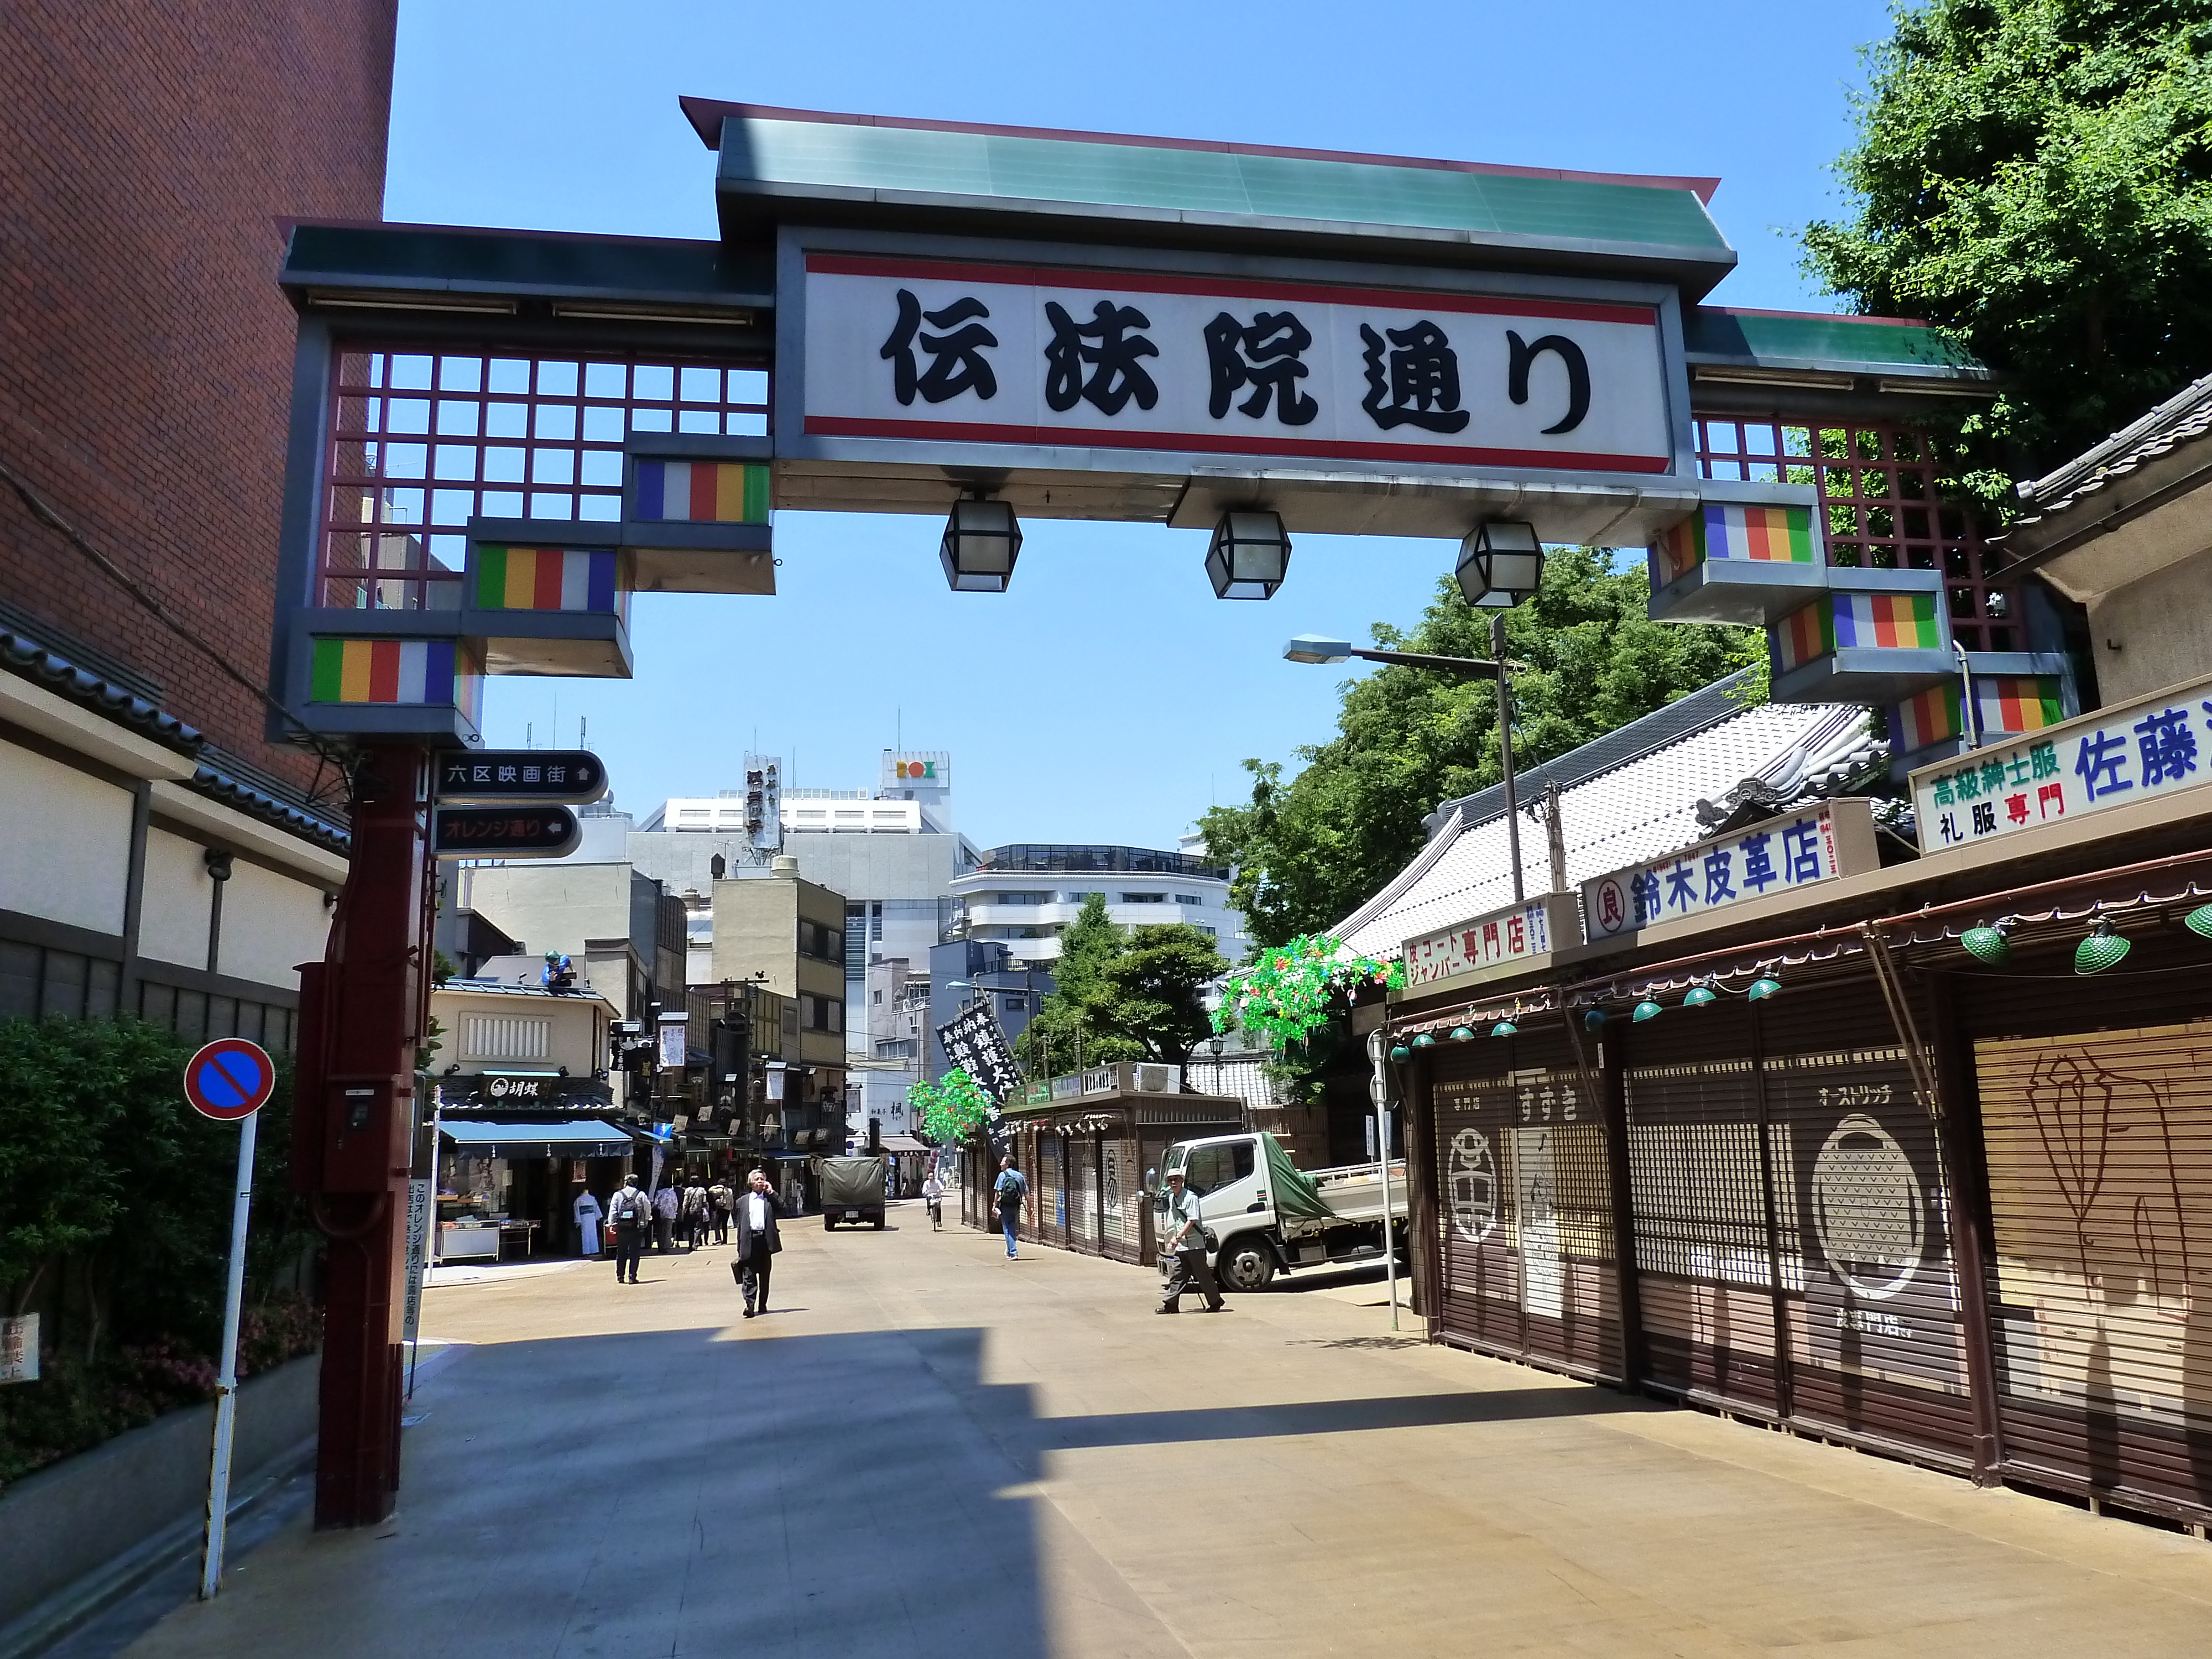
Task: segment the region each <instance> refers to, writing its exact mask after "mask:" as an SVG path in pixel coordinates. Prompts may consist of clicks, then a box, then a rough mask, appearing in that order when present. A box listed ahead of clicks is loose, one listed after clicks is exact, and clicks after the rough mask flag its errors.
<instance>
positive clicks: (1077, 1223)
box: [1067, 1135, 1098, 1250]
mask: <svg viewBox="0 0 2212 1659" xmlns="http://www.w3.org/2000/svg"><path fill="white" fill-rule="evenodd" d="M1097 1171H1098V1150H1097V1142H1096V1141H1094V1140H1093V1139H1091V1137H1090V1136H1089V1135H1084V1136H1081V1137H1079V1138H1078V1139H1073V1140H1071V1141H1069V1142H1068V1143H1067V1228H1068V1242H1069V1243H1071V1244H1073V1246H1074V1247H1075V1248H1076V1249H1083V1250H1096V1249H1097V1248H1098V1173H1097Z"/></svg>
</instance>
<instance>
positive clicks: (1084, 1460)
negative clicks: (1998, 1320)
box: [131, 1205, 2212, 1659]
mask: <svg viewBox="0 0 2212 1659" xmlns="http://www.w3.org/2000/svg"><path fill="white" fill-rule="evenodd" d="M891 1220H892V1223H893V1228H892V1230H891V1231H885V1232H884V1233H881V1234H876V1233H869V1232H859V1233H844V1232H840V1233H834V1234H829V1235H827V1236H825V1235H824V1234H823V1232H822V1231H821V1230H820V1228H819V1226H818V1225H816V1224H814V1223H812V1222H800V1223H796V1224H794V1225H793V1226H792V1227H791V1228H790V1229H789V1230H788V1231H787V1240H788V1243H789V1248H788V1249H787V1250H786V1251H785V1253H784V1255H782V1257H781V1259H780V1261H779V1263H778V1267H777V1273H776V1290H777V1293H778V1302H779V1306H778V1307H777V1309H776V1310H775V1312H774V1313H773V1314H772V1315H770V1316H769V1317H768V1318H766V1319H763V1320H755V1321H751V1322H744V1321H740V1320H738V1318H737V1317H736V1313H737V1308H738V1303H737V1298H736V1294H735V1292H734V1291H733V1289H732V1285H731V1281H730V1275H729V1272H728V1267H727V1263H728V1261H729V1257H730V1252H729V1250H728V1249H708V1250H705V1251H702V1252H701V1253H699V1254H698V1255H696V1256H691V1257H683V1258H677V1259H672V1260H665V1261H664V1260H648V1261H647V1266H646V1268H645V1279H646V1281H647V1282H645V1283H643V1284H641V1285H637V1286H636V1287H635V1288H632V1287H629V1286H618V1285H616V1284H615V1282H614V1280H613V1276H612V1273H611V1271H610V1270H608V1269H606V1268H604V1267H599V1266H588V1267H573V1268H559V1269H556V1270H553V1271H546V1272H538V1273H531V1274H529V1275H527V1276H517V1277H507V1278H501V1277H495V1276H493V1275H489V1274H486V1275H483V1276H482V1277H480V1278H477V1279H475V1280H474V1281H473V1282H470V1283H464V1284H459V1285H453V1286H450V1287H447V1288H440V1289H435V1290H433V1291H431V1292H430V1293H429V1299H428V1314H427V1316H426V1319H427V1323H428V1328H429V1329H430V1331H431V1332H432V1334H435V1335H436V1336H439V1337H442V1338H447V1339H451V1340H453V1341H455V1342H456V1343H459V1344H465V1345H468V1346H465V1347H461V1348H457V1349H456V1350H454V1351H453V1354H454V1357H453V1358H451V1359H450V1360H448V1361H444V1362H441V1364H440V1365H439V1366H438V1368H437V1369H436V1370H435V1371H434V1372H433V1373H432V1374H431V1375H430V1376H429V1377H428V1380H427V1381H426V1382H425V1383H423V1384H422V1388H421V1389H420V1390H419V1392H418V1394H417V1396H416V1404H415V1406H414V1407H413V1408H412V1410H413V1412H414V1413H416V1414H417V1420H416V1422H415V1424H414V1426H412V1427H411V1428H410V1430H409V1440H408V1443H407V1471H406V1486H405V1489H404V1492H403V1493H402V1498H401V1508H400V1511H399V1514H398V1516H397V1518H396V1519H395V1520H394V1521H393V1522H392V1523H391V1524H389V1525H387V1526H386V1527H384V1528H380V1529H378V1530H376V1531H374V1532H373V1533H362V1534H323V1535H316V1534H312V1533H311V1532H309V1531H308V1529H307V1526H306V1524H305V1522H304V1521H303V1520H299V1519H295V1520H294V1521H293V1522H291V1523H290V1524H289V1526H288V1527H287V1528H285V1529H284V1530H283V1531H282V1532H280V1533H279V1534H277V1535H276V1537H275V1538H273V1539H272V1540H271V1541H270V1542H268V1543H266V1544H264V1545H263V1546H262V1547H260V1548H259V1549H258V1550H257V1551H255V1552H254V1553H252V1554H251V1555H249V1556H247V1557H246V1559H245V1560H244V1562H243V1563H242V1564H241V1565H240V1568H239V1570H238V1571H236V1573H235V1574H234V1577H233V1578H232V1579H231V1580H230V1582H229V1584H228V1588H227V1589H226V1591H225V1593H224V1595H222V1598H221V1599H220V1600H219V1601H216V1603H214V1604H212V1605H210V1606H206V1607H201V1606H196V1605H195V1606H187V1607H182V1608H179V1610H178V1611H176V1612H175V1613H173V1614H172V1615H170V1616H169V1617H168V1618H167V1620H165V1621H164V1622H163V1623H161V1625H160V1626H157V1627H156V1628H155V1630H153V1631H152V1632H150V1633H149V1635H147V1636H146V1637H145V1638H143V1639H142V1640H141V1641H140V1642H139V1643H138V1644H137V1645H136V1646H135V1647H133V1648H132V1649H131V1652H132V1653H134V1654H138V1655H144V1656H149V1659H151V1656H187V1655H191V1656H199V1655H206V1656H216V1655H221V1656H225V1659H237V1656H240V1655H258V1654H271V1653H277V1652H283V1651H301V1652H317V1653H321V1654H326V1655H356V1654H360V1655H367V1654H379V1655H386V1654H395V1653H404V1654H408V1655H410V1656H416V1655H419V1656H424V1659H428V1656H439V1655H454V1656H504V1655H532V1656H554V1655H562V1656H568V1655H609V1656H615V1655H619V1656H622V1659H644V1656H659V1655H683V1656H700V1655H732V1656H734V1655H745V1656H750V1655H754V1654H800V1653H805V1654H822V1655H837V1656H844V1655H860V1656H870V1659H873V1656H878V1655H903V1654H933V1655H934V1654H945V1655H953V1654H957V1655H960V1656H963V1659H1021V1656H1026V1655H1033V1654H1045V1653H1052V1654H1057V1655H1071V1656H1104V1655H1121V1654H1131V1655H1136V1654H1146V1655H1156V1654H1163V1653H1176V1652H1183V1653H1189V1654H1194V1655H1201V1656H1209V1659H1210V1656H1232V1655H1242V1654H1248V1653H1249V1654H1262V1653H1264V1654H1269V1655H1296V1654H1321V1653H1358V1654H1367V1653H1380V1652H1391V1653H1400V1654H1409V1653H1420V1654H1428V1653H1434V1654H1455V1655H1461V1654H1480V1655H1485V1656H1488V1655H1494V1654H1501V1653H1525V1654H1573V1655H1605V1656H1613V1655H1620V1656H1631V1655H1634V1656H1642V1655H1658V1654H1674V1655H1694V1656H1700V1659H1705V1656H1716V1655H1735V1654H1751V1653H1759V1654H1765V1655H1773V1654H1788V1653H1793V1652H1797V1651H1801V1650H1816V1649H1817V1650H1819V1651H1820V1653H1822V1654H1823V1655H1830V1656H1834V1655H1849V1656H1859V1655H1875V1654H1899V1655H1923V1654H1934V1653H1942V1654H1943V1655H1945V1656H1947V1659H1961V1656H1972V1655H1992V1656H1997V1655H2002V1656H2006V1659H2021V1656H2027V1655H2041V1654H2078V1653H2095V1654H2098V1655H2100V1656H2111V1655H2130V1654H2160V1655H2167V1654H2171V1655H2182V1654H2190V1655H2195V1654H2201V1653H2203V1652H2204V1651H2205V1650H2206V1646H2207V1642H2208V1638H2207V1635H2206V1632H2207V1631H2208V1629H2212V1546H2207V1545H2205V1544H2203V1543H2200V1542H2197V1541H2194V1540H2191V1539H2189V1538H2187V1537H2185V1536H2181V1535H2178V1534H2166V1533H2160V1532H2157V1531H2154V1530H2150V1529H2148V1528H2141V1527H2136V1526H2133V1525H2130V1524H2128V1523H2126V1522H2117V1521H2100V1520H2096V1519H2093V1518H2092V1517H2090V1516H2087V1515H2085V1514H2082V1513H2080V1512H2078V1511H2075V1510H2069V1509H2066V1508H2063V1507H2061V1506H2059V1505H2057V1504H2049V1503H2045V1502H2042V1501H2039V1500H2036V1499H2033V1498H2023V1497H2020V1496H2016V1495H2011V1494H2006V1493H1996V1492H1977V1491H1975V1490H1973V1489H1972V1488H1971V1487H1969V1486H1966V1485H1964V1484H1963V1483H1961V1482H1959V1481H1955V1480H1948V1479H1945V1478H1943V1477H1941V1476H1938V1475H1935V1474H1927V1473H1924V1472H1922V1471H1918V1470H1915V1469H1910V1468H1902V1467H1899V1466H1896V1465H1893V1464H1889V1463H1887V1462H1881V1461H1880V1460H1878V1459H1875V1458H1870V1457H1865V1456H1861V1455H1855V1454H1852V1453H1849V1452H1844V1451H1840V1450H1835V1449H1826V1448H1823V1447H1821V1446H1820V1445H1817V1444H1812V1443H1802V1442H1799V1441H1795V1440H1791V1439H1790V1438H1787V1437H1783V1436H1781V1435H1777V1434H1771V1433H1761V1432H1759V1431H1754V1430H1752V1429H1749V1428H1745V1427H1741V1426H1738V1425H1731V1424H1729V1423H1725V1422H1723V1421H1720V1420H1718V1419H1714V1418H1711V1417H1707V1416H1704V1415H1702V1414H1699V1413H1690V1412H1682V1411H1673V1410H1668V1409H1665V1408H1662V1407H1657V1406H1655V1405H1650V1404H1646V1403H1642V1402H1636V1401H1629V1400H1627V1399H1626V1398H1624V1397H1623V1396H1621V1395H1618V1394H1615V1393H1613V1392H1610V1391H1608V1390H1605V1389H1591V1388H1586V1387H1583V1386H1581V1385H1579V1384H1576V1383H1568V1382H1564V1381H1560V1380H1558V1379H1555V1378H1553V1377H1549V1376H1546V1375H1544V1374H1543V1373H1541V1372H1538V1371H1534V1370H1525V1369H1522V1368H1520V1367H1517V1366H1514V1365H1510V1364H1498V1363H1494V1362H1492V1361H1488V1360H1485V1359H1479V1358H1472V1357H1469V1356H1468V1355H1465V1354H1461V1353H1455V1352H1449V1351H1443V1350H1437V1349H1431V1348H1429V1347H1427V1346H1425V1345H1422V1344H1420V1343H1419V1342H1417V1341H1415V1340H1412V1339H1410V1338H1405V1339H1398V1338H1393V1337H1392V1336H1391V1335H1390V1334H1389V1318H1388V1314H1387V1312H1386V1311H1385V1310H1383V1309H1382V1308H1381V1307H1380V1306H1378V1305H1376V1304H1379V1302H1380V1300H1381V1297H1382V1288H1381V1285H1380V1284H1379V1283H1370V1282H1368V1281H1364V1280H1361V1281H1356V1282H1352V1283H1350V1284H1346V1283H1338V1284H1335V1285H1328V1284H1322V1283H1318V1282H1316V1284H1315V1285H1313V1286H1311V1287H1310V1288H1292V1289H1290V1290H1288V1291H1274V1292H1271V1293H1269V1294H1267V1295H1265V1296H1256V1297H1244V1298H1243V1299H1241V1300H1240V1301H1238V1302H1237V1303H1236V1304H1233V1310H1232V1311H1231V1312H1230V1313H1228V1314H1225V1315H1222V1316H1215V1317H1206V1316H1199V1315H1195V1314H1194V1313H1186V1314H1185V1315H1183V1316H1182V1317H1180V1318H1177V1319H1175V1320H1168V1319H1163V1318H1158V1317H1157V1316H1154V1315H1153V1314H1152V1312H1151V1311H1150V1299H1149V1293H1150V1291H1152V1277H1151V1275H1149V1274H1147V1273H1143V1272H1140V1271H1139V1270H1137V1269H1134V1268H1131V1267H1121V1266H1116V1265H1114V1264H1110V1263H1107V1262H1103V1261H1097V1260H1094V1259H1091V1258H1087V1257H1080V1256H1071V1255H1062V1254H1060V1253H1058V1252H1054V1251H1050V1250H1037V1251H1034V1252H1031V1253H1030V1254H1028V1255H1025V1256H1024V1259H1023V1260H1021V1261H1016V1262H1009V1261H1006V1260H1005V1259H1004V1255H1003V1252H1002V1250H1001V1249H1000V1246H999V1245H998V1243H996V1242H995V1241H994V1240H993V1239H990V1238H987V1237H981V1236H979V1235H976V1234H973V1233H967V1232H961V1231H952V1230H948V1231H945V1233H943V1234H941V1235H933V1234H932V1233H931V1232H930V1231H929V1228H928V1225H927V1219H926V1218H925V1217H924V1216H923V1214H922V1212H921V1206H919V1205H906V1206H896V1207H895V1208H894V1209H893V1211H892V1212H891ZM1297 1283H1298V1281H1294V1284H1297ZM1408 1323H1410V1321H1408Z"/></svg>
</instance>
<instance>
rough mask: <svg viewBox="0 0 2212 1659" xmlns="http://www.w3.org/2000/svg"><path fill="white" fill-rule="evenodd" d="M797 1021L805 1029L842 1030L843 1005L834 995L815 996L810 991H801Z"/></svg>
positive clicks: (843, 1023)
mask: <svg viewBox="0 0 2212 1659" xmlns="http://www.w3.org/2000/svg"><path fill="white" fill-rule="evenodd" d="M799 1026H800V1028H801V1029H802V1030H809V1031H842V1030H844V1029H845V1005H844V1004H843V1003H842V1002H840V1001H838V1000H836V998H834V997H817V996H816V995H815V994H813V993H812V992H811V991H801V992H800V993H799Z"/></svg>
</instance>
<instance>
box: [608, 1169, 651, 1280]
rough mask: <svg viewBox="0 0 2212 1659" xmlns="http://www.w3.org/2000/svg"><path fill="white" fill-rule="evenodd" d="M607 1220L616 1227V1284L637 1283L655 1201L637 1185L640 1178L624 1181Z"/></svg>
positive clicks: (610, 1206) (625, 1178)
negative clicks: (626, 1281) (638, 1267)
mask: <svg viewBox="0 0 2212 1659" xmlns="http://www.w3.org/2000/svg"><path fill="white" fill-rule="evenodd" d="M607 1219H608V1220H610V1221H611V1222H613V1223H614V1227H615V1283H616V1284H617V1285H619V1284H622V1283H623V1279H624V1275H625V1274H627V1275H628V1279H629V1283H630V1284H632V1285H635V1284H636V1283H637V1258H638V1255H639V1253H640V1252H641V1250H643V1249H645V1235H646V1232H647V1229H649V1228H650V1227H651V1226H652V1225H653V1200H651V1199H649V1198H647V1196H646V1195H645V1194H644V1192H643V1191H642V1190H641V1189H640V1188H639V1187H638V1184H637V1177H636V1176H634V1175H627V1176H623V1185H622V1190H621V1191H620V1192H618V1193H617V1194H615V1195H614V1198H613V1199H612V1200H611V1201H610V1202H609V1204H608V1206H607Z"/></svg>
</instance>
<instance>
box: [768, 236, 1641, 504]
mask: <svg viewBox="0 0 2212 1659" xmlns="http://www.w3.org/2000/svg"><path fill="white" fill-rule="evenodd" d="M1516 286H1520V284H1511V285H1509V287H1508V290H1507V291H1504V292H1496V293H1477V292H1469V291H1467V290H1465V289H1443V288H1432V289H1420V288H1413V287H1406V288H1399V287H1389V288H1384V287H1379V286H1378V287H1354V286H1347V285H1344V284H1340V283H1325V282H1297V281H1281V280H1262V279H1254V278H1243V277H1234V276H1200V275H1194V274H1191V273H1188V272H1186V271H1179V270H1129V269H1118V270H1075V269H1065V268H1046V267H1042V266H1038V265H1034V264H1014V263H1006V264H997V263H980V262H957V261H951V260H940V259H924V258H886V257H881V256H877V255H872V254H865V253H847V252H830V251H826V250H822V249H810V250H808V251H807V252H806V253H805V293H804V307H805V345H804V351H803V356H802V355H801V354H793V355H794V356H800V360H801V361H802V362H803V363H804V365H805V410H804V430H805V434H806V435H808V436H809V437H845V438H890V439H920V440H924V441H931V442H933V444H935V445H940V446H941V445H942V443H943V442H945V441H948V440H949V441H953V442H957V443H983V444H1021V445H1037V444H1067V443H1074V444H1078V445H1080V446H1085V447H1100V448H1105V449H1119V450H1151V451H1167V452H1176V453H1196V454H1201V455H1212V454H1227V453H1234V454H1258V455H1288V456H1297V457H1303V458H1308V459H1334V460H1341V459H1359V460H1367V461H1386V462H1389V461H1395V462H1407V461H1410V462H1441V463H1446V464H1450V465H1470V464H1473V465H1494V466H1522V467H1541V468H1546V469H1551V470H1559V471H1604V472H1667V471H1671V470H1672V469H1673V466H1674V442H1673V432H1672V427H1671V423H1670V422H1669V420H1668V375H1667V361H1666V354H1665V351H1664V349H1663V347H1662V330H1661V311H1660V307H1658V306H1657V305H1656V304H1654V303H1650V302H1632V301H1599V300H1595V299H1591V298H1588V297H1569V296H1566V295H1535V294H1521V293H1515V292H1512V291H1510V288H1511V287H1516Z"/></svg>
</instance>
